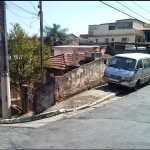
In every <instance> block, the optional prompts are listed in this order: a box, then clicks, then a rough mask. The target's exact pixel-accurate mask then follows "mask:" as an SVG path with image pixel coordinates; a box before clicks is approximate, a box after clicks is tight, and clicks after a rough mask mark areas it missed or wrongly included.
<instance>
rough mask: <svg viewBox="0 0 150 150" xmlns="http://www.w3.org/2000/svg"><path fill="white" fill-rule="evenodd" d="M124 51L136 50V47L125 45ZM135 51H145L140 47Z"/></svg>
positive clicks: (144, 48)
mask: <svg viewBox="0 0 150 150" xmlns="http://www.w3.org/2000/svg"><path fill="white" fill-rule="evenodd" d="M125 50H136V46H135V45H131V44H126V46H125ZM137 50H146V47H144V46H140V47H137Z"/></svg>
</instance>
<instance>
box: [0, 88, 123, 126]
mask: <svg viewBox="0 0 150 150" xmlns="http://www.w3.org/2000/svg"><path fill="white" fill-rule="evenodd" d="M124 92H125V91H121V92H117V93H113V94H110V95H108V96H105V97H103V98H101V99H98V100H97V101H95V102H93V103H89V104H85V105H82V106H79V107H77V108H76V110H81V109H85V108H88V107H92V106H94V105H96V104H98V103H102V102H104V101H106V100H109V99H111V98H113V97H115V96H117V95H119V94H122V93H124ZM73 111H74V109H58V110H53V111H50V112H44V113H41V114H38V115H33V116H28V117H22V118H13V119H3V120H0V124H14V123H24V122H30V121H35V120H40V119H44V118H48V117H53V116H56V115H59V114H61V113H67V112H73Z"/></svg>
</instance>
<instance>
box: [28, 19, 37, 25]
mask: <svg viewBox="0 0 150 150" xmlns="http://www.w3.org/2000/svg"><path fill="white" fill-rule="evenodd" d="M37 20H39V18H37V19H36V20H34V21H31V23H30V26H32V24H33V23H34V22H36V21H37Z"/></svg>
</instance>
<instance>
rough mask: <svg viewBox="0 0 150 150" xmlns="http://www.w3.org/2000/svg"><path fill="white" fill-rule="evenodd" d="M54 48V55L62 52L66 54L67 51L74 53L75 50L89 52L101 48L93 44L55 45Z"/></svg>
mask: <svg viewBox="0 0 150 150" xmlns="http://www.w3.org/2000/svg"><path fill="white" fill-rule="evenodd" d="M53 49H54V56H56V55H60V54H65V53H70V54H73V53H74V52H83V53H84V52H88V51H93V50H95V49H99V47H98V46H97V47H96V46H92V47H90V46H89V47H88V46H87V47H76V46H74V47H53Z"/></svg>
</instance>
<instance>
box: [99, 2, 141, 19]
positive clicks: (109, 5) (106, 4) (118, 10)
mask: <svg viewBox="0 0 150 150" xmlns="http://www.w3.org/2000/svg"><path fill="white" fill-rule="evenodd" d="M100 2H101V3H103V4H105V5H107V6H109V7H111V8H113V9H115V10H117V11H119V12H121V13H123V14H125V15H127V16H129V17H131V18H133V19H137V18H135V17H133V16H131V15H129V14H127V13H125V12H123V11H121V10H119V9H117V8H115V7H113V6H111V5H109V4H107V3H105V2H102V1H100ZM137 20H139V19H137Z"/></svg>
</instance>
